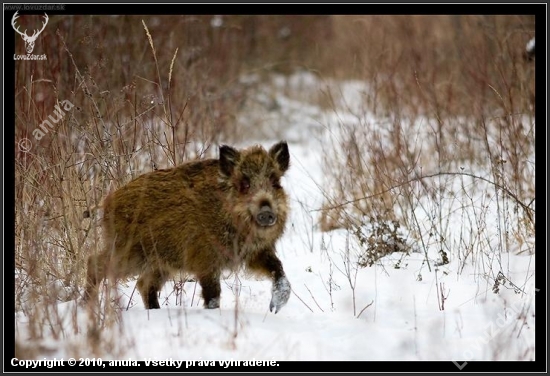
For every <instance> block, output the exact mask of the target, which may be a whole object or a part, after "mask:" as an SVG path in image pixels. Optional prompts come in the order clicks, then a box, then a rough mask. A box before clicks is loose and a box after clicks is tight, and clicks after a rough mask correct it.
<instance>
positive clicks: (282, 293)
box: [269, 276, 291, 313]
mask: <svg viewBox="0 0 550 376" xmlns="http://www.w3.org/2000/svg"><path fill="white" fill-rule="evenodd" d="M290 291H291V290H290V282H288V279H286V277H284V276H283V277H281V278H279V279H278V280H276V281H275V282H274V283H273V287H272V288H271V303H269V311H270V312H273V310H275V313H277V312H279V311H280V309H281V308H282V307H283V306H284V305H285V304H286V302H288V298H290Z"/></svg>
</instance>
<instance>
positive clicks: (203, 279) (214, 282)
mask: <svg viewBox="0 0 550 376" xmlns="http://www.w3.org/2000/svg"><path fill="white" fill-rule="evenodd" d="M198 279H199V283H200V285H201V288H202V298H203V299H204V308H210V309H212V308H220V294H221V286H220V276H219V275H218V274H217V273H211V274H205V275H202V276H199V278H198Z"/></svg>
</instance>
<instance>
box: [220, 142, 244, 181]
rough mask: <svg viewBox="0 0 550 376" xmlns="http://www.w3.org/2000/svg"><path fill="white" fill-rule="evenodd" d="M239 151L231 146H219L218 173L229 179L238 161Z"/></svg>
mask: <svg viewBox="0 0 550 376" xmlns="http://www.w3.org/2000/svg"><path fill="white" fill-rule="evenodd" d="M239 155H240V153H239V151H238V150H237V149H234V148H232V147H231V146H227V145H222V146H220V172H221V173H222V174H223V175H225V176H227V177H229V176H231V174H232V173H233V169H234V167H235V165H236V164H237V161H238V160H239Z"/></svg>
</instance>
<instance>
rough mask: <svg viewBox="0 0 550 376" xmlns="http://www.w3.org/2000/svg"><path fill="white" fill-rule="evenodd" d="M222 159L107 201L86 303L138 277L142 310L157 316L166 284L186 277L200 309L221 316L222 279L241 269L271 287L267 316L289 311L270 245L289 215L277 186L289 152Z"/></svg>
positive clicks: (144, 180)
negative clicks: (196, 288)
mask: <svg viewBox="0 0 550 376" xmlns="http://www.w3.org/2000/svg"><path fill="white" fill-rule="evenodd" d="M219 151H220V157H219V159H206V160H199V161H193V162H188V163H185V164H183V165H181V166H178V167H175V168H172V169H166V170H158V171H153V172H150V173H147V174H144V175H142V176H140V177H138V178H137V179H135V180H133V181H131V182H130V183H128V184H127V185H125V186H123V187H121V188H120V189H118V190H116V191H114V192H113V193H111V194H110V195H108V196H107V197H106V198H105V200H104V203H103V209H104V214H103V219H102V224H103V228H104V233H105V240H106V248H105V250H104V251H103V252H102V253H100V254H97V255H92V256H90V257H89V259H88V277H87V286H86V292H85V296H84V298H85V300H89V299H90V298H93V299H96V298H97V289H98V284H99V282H100V281H101V280H103V279H104V278H109V279H110V280H116V279H118V278H125V277H129V276H134V275H139V279H138V282H137V287H138V290H139V292H140V294H141V296H142V298H143V302H144V304H145V307H146V308H148V309H151V308H160V305H159V301H158V292H159V291H160V289H161V288H162V286H163V285H164V283H165V282H166V281H167V280H168V278H169V277H170V276H171V275H173V273H175V272H178V271H186V272H188V273H190V274H192V275H194V276H196V278H197V279H198V281H199V283H200V285H201V287H202V296H203V298H204V306H205V307H206V308H218V307H219V299H220V292H221V288H220V276H221V273H222V271H224V270H232V271H237V270H238V269H239V268H240V267H241V266H245V267H246V268H247V269H248V270H249V271H252V272H255V273H257V274H260V275H263V276H265V277H269V278H271V279H272V281H273V288H272V300H271V304H270V310H271V311H273V310H274V311H275V312H278V311H279V309H280V308H281V307H282V306H283V305H285V304H286V302H287V300H288V298H289V296H290V284H289V282H288V280H287V279H286V277H285V273H284V271H283V267H282V264H281V261H280V260H279V259H278V258H277V256H276V254H275V243H276V242H277V240H278V239H279V238H280V237H281V235H282V234H283V231H284V228H285V222H286V219H287V215H288V198H287V195H286V194H285V191H284V190H283V188H282V187H281V185H280V179H281V177H282V176H283V174H284V173H285V171H286V170H287V169H288V167H289V159H290V157H289V152H288V146H287V144H286V142H279V143H277V144H275V145H274V146H272V147H271V148H270V149H269V151H266V150H265V149H264V148H262V147H260V146H254V147H251V148H248V149H245V150H237V149H234V148H232V147H230V146H225V145H224V146H221V147H220V150H219Z"/></svg>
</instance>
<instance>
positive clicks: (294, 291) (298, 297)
mask: <svg viewBox="0 0 550 376" xmlns="http://www.w3.org/2000/svg"><path fill="white" fill-rule="evenodd" d="M292 293H293V294H294V295H296V297H297V298H298V299H299V300H300V301H301V302H302V303H304V305H305V306H306V307H307V309H309V310H310V311H311V312H312V313H313V310H312V309H311V308H309V306H308V305H307V304H306V302H304V301H303V300H302V298H300V297H299V296H298V294H296V292H295V291H294V290H292Z"/></svg>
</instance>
